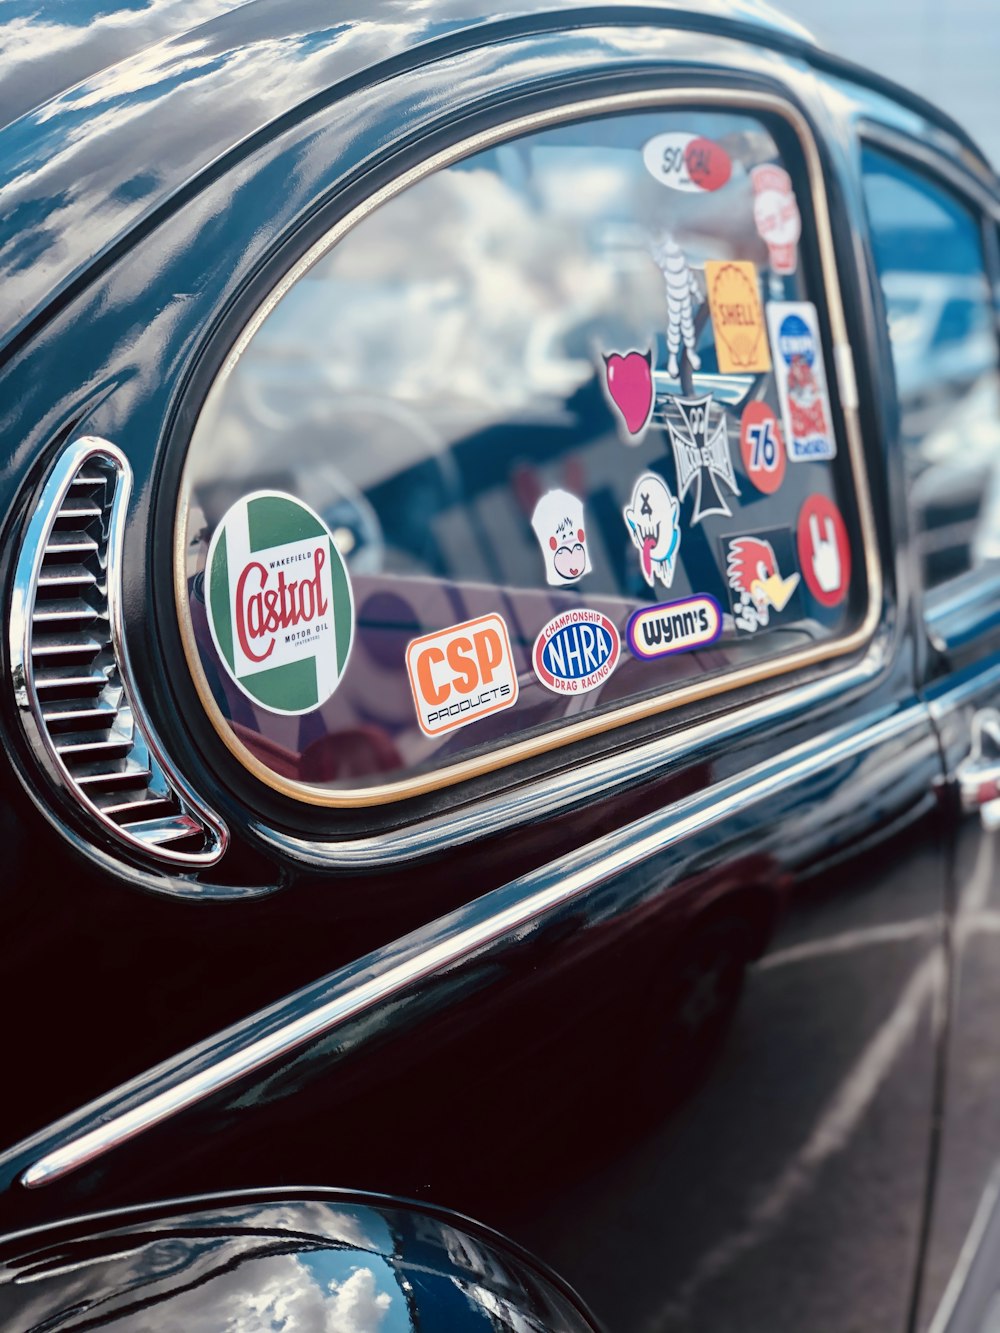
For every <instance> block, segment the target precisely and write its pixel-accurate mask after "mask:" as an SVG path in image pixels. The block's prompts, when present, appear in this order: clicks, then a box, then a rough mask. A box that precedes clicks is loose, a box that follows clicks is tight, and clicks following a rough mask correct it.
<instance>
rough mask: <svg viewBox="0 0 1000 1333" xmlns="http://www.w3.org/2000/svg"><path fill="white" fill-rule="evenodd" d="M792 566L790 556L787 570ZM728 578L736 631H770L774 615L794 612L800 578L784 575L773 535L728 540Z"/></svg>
mask: <svg viewBox="0 0 1000 1333" xmlns="http://www.w3.org/2000/svg"><path fill="white" fill-rule="evenodd" d="M780 535H781V536H782V538H786V539H787V538H788V537H789V536H790V534H788V533H785V532H782V533H781V534H780ZM790 544H791V543H790V542H788V545H789V546H790ZM790 564H791V556H790V555H789V556H788V557H787V564H786V565H785V567H786V568H788V567H790ZM726 575H727V576H728V579H729V588H730V597H731V600H732V606H733V620H734V621H735V624H736V627H737V629H741V630H744V631H745V632H746V633H748V634H753V633H755V632H756V631H757V630H759V629H765V628H766V627H767V625H768V623H769V621H770V617H771V612H772V611H774V612H775V613H776V614H779V615H780V613H781V612H782V611H785V610H791V609H792V608H791V602H792V597H793V594H794V593H795V592H796V590H797V589H798V586H799V575H798V574H797V573H789V574H782V571H781V567H780V565H779V559H778V555H777V554H776V553H775V549H774V534H771V533H768V534H767V536H764V535H763V534H759V535H755V536H752V537H731V538H729V539H728V547H727V548H726Z"/></svg>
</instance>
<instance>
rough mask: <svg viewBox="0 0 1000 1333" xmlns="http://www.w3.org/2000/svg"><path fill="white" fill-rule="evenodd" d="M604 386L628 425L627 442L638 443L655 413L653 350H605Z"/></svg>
mask: <svg viewBox="0 0 1000 1333" xmlns="http://www.w3.org/2000/svg"><path fill="white" fill-rule="evenodd" d="M604 387H605V389H606V390H607V395H608V398H609V400H610V402H611V404H612V406H613V407H614V408H615V410H616V412H617V413H618V418H619V420H620V421H621V423H622V425H623V426H624V427H625V432H626V436H627V438H626V443H627V444H638V443H639V441H640V440H641V439H642V436H643V435H644V434H645V431H646V427H647V426H648V425H649V421H650V418H651V417H652V415H653V402H654V398H655V394H654V390H653V352H652V349H649V350H647V351H645V352H637V351H633V352H606V353H605V354H604Z"/></svg>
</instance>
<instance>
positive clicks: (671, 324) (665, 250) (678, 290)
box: [652, 232, 701, 379]
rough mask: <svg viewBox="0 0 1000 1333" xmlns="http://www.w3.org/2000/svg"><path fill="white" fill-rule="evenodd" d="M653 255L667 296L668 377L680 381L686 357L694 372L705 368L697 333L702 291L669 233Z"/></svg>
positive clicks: (654, 246) (656, 246) (660, 241)
mask: <svg viewBox="0 0 1000 1333" xmlns="http://www.w3.org/2000/svg"><path fill="white" fill-rule="evenodd" d="M652 252H653V258H654V260H655V261H656V264H657V267H658V268H659V270H660V272H661V273H662V274H663V284H664V287H665V288H666V296H667V356H668V360H667V374H668V375H669V376H670V378H671V379H676V378H677V376H678V375H679V374H680V358H681V357H682V356H684V355H685V354H686V355H687V359H688V362H689V364H690V366H691V369H692V370H700V369H701V358H700V357H699V356H698V353H697V352H696V351H695V343H696V341H697V339H696V338H695V332H694V303H695V302H696V301H697V302H698V304H699V305H700V304H701V292H700V291H699V290H698V284H697V282H696V281H695V277H694V272H693V270H692V268H691V266H690V264H689V263H688V261H687V258H686V257H685V255H684V252H683V250H682V249H681V248H680V246H679V245H678V244H677V242H676V241H675V240H674V238H673V237H672V236H671V235H670V233H669V232H664V233H663V235H662V236H661V237H660V238H659V240H658V241H656V242H655V243H654V244H653V247H652Z"/></svg>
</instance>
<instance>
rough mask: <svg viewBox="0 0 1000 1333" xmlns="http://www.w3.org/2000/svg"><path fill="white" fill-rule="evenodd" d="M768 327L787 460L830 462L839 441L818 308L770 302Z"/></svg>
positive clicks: (798, 302)
mask: <svg viewBox="0 0 1000 1333" xmlns="http://www.w3.org/2000/svg"><path fill="white" fill-rule="evenodd" d="M767 323H768V328H769V329H770V331H771V345H772V346H773V348H774V372H775V378H776V379H777V383H778V398H779V400H780V402H781V415H782V419H783V420H784V424H785V443H786V446H787V450H788V457H789V460H790V461H791V462H792V463H809V462H814V461H820V462H822V461H825V460H826V459H829V458H834V457H835V456H836V453H837V441H836V437H835V436H834V433H833V419H832V417H831V415H830V399H829V395H828V393H827V388H826V368H825V367H824V365H823V344H822V342H821V341H820V336H819V320H818V318H817V315H816V307H815V306H814V305H813V304H812V302H811V301H772V302H771V303H770V304H769V305H768V307H767Z"/></svg>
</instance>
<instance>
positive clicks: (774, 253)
mask: <svg viewBox="0 0 1000 1333" xmlns="http://www.w3.org/2000/svg"><path fill="white" fill-rule="evenodd" d="M750 182H751V184H752V185H753V220H754V226H755V227H756V228H757V234H758V235H759V236H760V238H761V240H762V241H763V242H764V243H765V244H766V246H767V252H768V254H769V256H770V259H771V268H772V270H773V271H774V272H775V273H779V274H781V275H783V276H788V275H789V274H792V273H794V272H795V269H796V267H797V264H798V249H797V247H798V244H799V237H800V236H801V234H802V219H801V218H800V217H799V205H798V203H797V201H796V198H795V191H794V189H793V188H792V178H791V176H789V174H788V172H787V171H786V170H785V169H784V167H778V166H774V165H772V164H770V163H765V164H764V165H762V166H759V167H754V169H753V170H752V171H751V173H750Z"/></svg>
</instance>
